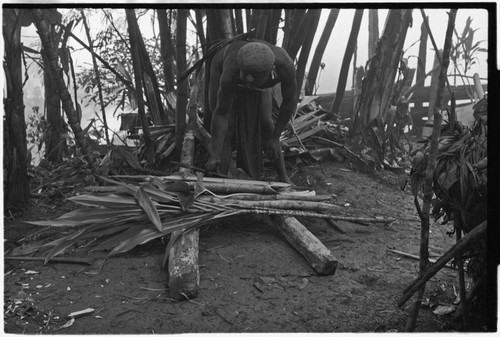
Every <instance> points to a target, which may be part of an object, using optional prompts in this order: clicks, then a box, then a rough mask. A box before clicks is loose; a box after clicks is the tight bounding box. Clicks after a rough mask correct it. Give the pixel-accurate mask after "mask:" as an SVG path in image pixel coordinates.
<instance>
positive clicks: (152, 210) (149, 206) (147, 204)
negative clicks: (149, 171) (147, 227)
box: [134, 187, 162, 232]
mask: <svg viewBox="0 0 500 337" xmlns="http://www.w3.org/2000/svg"><path fill="white" fill-rule="evenodd" d="M134 197H135V200H136V201H137V203H138V204H139V206H141V208H142V209H143V211H144V212H145V213H146V215H147V216H148V218H149V220H151V222H152V223H153V225H155V227H156V228H157V229H158V230H159V231H160V232H161V227H162V226H161V220H160V215H159V214H158V210H157V209H156V207H155V205H154V204H153V202H152V201H151V199H150V198H149V196H148V195H147V193H146V192H144V189H143V188H142V187H139V189H138V190H137V192H136V193H135V196H134Z"/></svg>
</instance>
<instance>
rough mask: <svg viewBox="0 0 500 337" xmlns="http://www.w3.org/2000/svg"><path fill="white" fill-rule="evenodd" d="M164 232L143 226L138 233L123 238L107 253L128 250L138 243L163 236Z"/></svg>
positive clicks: (111, 253)
mask: <svg viewBox="0 0 500 337" xmlns="http://www.w3.org/2000/svg"><path fill="white" fill-rule="evenodd" d="M164 235H165V234H164V233H161V232H158V231H156V230H154V229H152V228H144V229H143V230H141V231H140V232H139V233H137V234H135V235H134V236H133V237H131V238H130V240H125V241H122V242H120V243H119V244H118V245H117V246H116V247H115V248H113V250H112V251H111V252H110V253H109V255H110V256H111V255H115V254H120V253H125V252H128V251H129V250H131V249H133V248H134V247H136V246H138V245H142V244H144V243H146V242H149V241H151V240H154V239H156V238H159V237H161V236H164Z"/></svg>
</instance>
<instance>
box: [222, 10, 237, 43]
mask: <svg viewBox="0 0 500 337" xmlns="http://www.w3.org/2000/svg"><path fill="white" fill-rule="evenodd" d="M219 15H220V18H221V23H222V31H223V33H224V38H225V39H232V38H233V37H234V29H233V20H231V12H230V11H229V9H221V10H220V13H219Z"/></svg>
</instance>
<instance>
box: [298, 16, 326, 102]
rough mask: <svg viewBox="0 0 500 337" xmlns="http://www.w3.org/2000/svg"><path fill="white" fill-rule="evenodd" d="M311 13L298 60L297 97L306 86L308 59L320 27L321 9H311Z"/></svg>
mask: <svg viewBox="0 0 500 337" xmlns="http://www.w3.org/2000/svg"><path fill="white" fill-rule="evenodd" d="M310 11H311V15H310V18H309V20H308V21H309V23H308V27H307V30H306V35H305V38H304V43H303V44H302V47H301V49H300V56H299V60H298V62H297V73H296V75H295V76H296V79H297V97H299V96H300V93H301V91H302V88H304V85H303V82H304V75H305V72H306V65H307V61H308V60H309V54H310V53H311V46H312V42H313V40H314V35H315V34H316V30H317V28H318V22H319V18H320V16H321V9H311V10H310Z"/></svg>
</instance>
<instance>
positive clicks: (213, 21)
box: [177, 9, 224, 44]
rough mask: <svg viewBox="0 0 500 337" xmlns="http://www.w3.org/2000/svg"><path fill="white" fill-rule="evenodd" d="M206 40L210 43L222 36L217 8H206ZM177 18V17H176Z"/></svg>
mask: <svg viewBox="0 0 500 337" xmlns="http://www.w3.org/2000/svg"><path fill="white" fill-rule="evenodd" d="M206 11H207V42H208V44H210V43H211V42H214V41H216V40H220V39H223V38H224V31H223V30H222V20H221V16H220V12H219V10H218V9H207V10H206ZM177 20H179V18H177Z"/></svg>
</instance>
